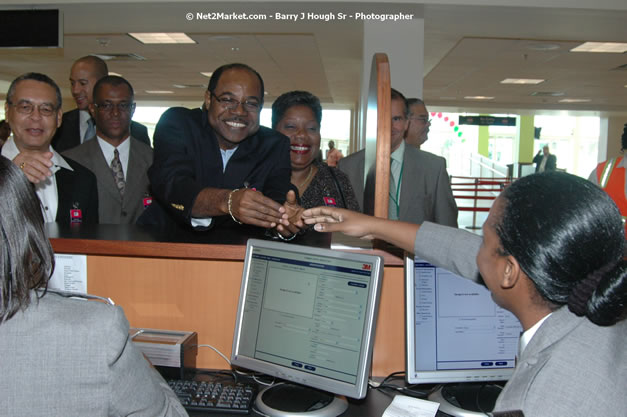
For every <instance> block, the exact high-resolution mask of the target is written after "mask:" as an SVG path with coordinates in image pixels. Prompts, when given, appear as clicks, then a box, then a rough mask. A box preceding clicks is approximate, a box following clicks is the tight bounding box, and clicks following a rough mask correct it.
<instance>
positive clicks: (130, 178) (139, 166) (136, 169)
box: [111, 137, 148, 196]
mask: <svg viewBox="0 0 627 417" xmlns="http://www.w3.org/2000/svg"><path fill="white" fill-rule="evenodd" d="M129 140H130V141H131V147H130V150H129V156H128V168H127V171H128V172H126V175H125V176H126V190H125V191H124V195H131V196H136V195H139V193H141V192H142V191H144V190H141V189H140V188H141V186H142V178H143V175H144V173H145V172H146V171H147V170H148V167H147V166H144V164H143V158H142V156H141V155H140V154H139V150H138V148H137V145H136V143H134V142H135V141H136V139H133V138H132V137H131V138H129ZM111 178H113V176H112V177H111ZM114 185H115V184H114ZM116 191H117V188H116ZM118 194H119V193H118Z"/></svg>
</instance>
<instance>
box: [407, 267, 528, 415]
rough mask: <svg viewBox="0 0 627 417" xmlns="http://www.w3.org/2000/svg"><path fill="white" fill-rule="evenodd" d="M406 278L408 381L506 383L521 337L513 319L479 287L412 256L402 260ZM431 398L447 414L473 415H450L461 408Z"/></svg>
mask: <svg viewBox="0 0 627 417" xmlns="http://www.w3.org/2000/svg"><path fill="white" fill-rule="evenodd" d="M405 275H406V288H405V297H406V304H405V306H406V325H407V328H406V334H407V361H406V363H407V369H406V371H407V381H408V382H409V383H412V384H421V383H438V384H444V383H470V382H474V383H477V382H488V381H504V380H507V379H509V377H510V376H511V374H512V373H513V371H514V366H515V358H516V353H517V351H518V338H519V336H520V332H521V331H522V327H521V325H520V322H519V321H518V319H517V318H516V317H515V316H514V315H513V314H512V313H510V312H509V311H507V310H505V309H503V308H501V307H499V306H498V305H496V303H495V302H494V301H493V300H492V297H491V295H490V291H489V290H488V289H487V288H486V287H484V286H483V285H480V284H477V283H475V282H473V281H471V280H469V279H466V278H463V277H460V276H459V275H455V274H454V273H452V272H450V271H447V270H445V269H443V268H438V267H436V266H434V265H431V264H430V263H428V262H425V261H423V260H421V259H419V258H414V257H413V255H408V256H406V257H405ZM483 391H484V392H486V390H485V389H484V390H483ZM497 394H498V392H497ZM431 398H432V399H435V400H438V402H441V406H440V409H441V410H442V411H444V412H446V413H448V414H451V415H463V416H466V415H472V414H469V413H468V412H465V413H462V412H461V410H455V409H454V408H461V407H451V404H447V403H446V401H444V400H445V398H443V394H442V393H441V392H437V393H436V394H435V395H434V396H433V397H431ZM494 399H495V398H494ZM485 411H490V410H485ZM480 415H485V414H480Z"/></svg>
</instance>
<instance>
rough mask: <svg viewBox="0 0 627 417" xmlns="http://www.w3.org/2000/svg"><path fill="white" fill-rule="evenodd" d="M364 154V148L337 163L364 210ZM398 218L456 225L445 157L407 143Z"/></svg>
mask: <svg viewBox="0 0 627 417" xmlns="http://www.w3.org/2000/svg"><path fill="white" fill-rule="evenodd" d="M365 154H366V152H365V150H363V149H362V150H361V151H359V152H355V153H354V154H351V155H349V156H347V157H345V158H342V159H340V161H339V162H338V168H339V169H340V170H341V171H342V172H344V173H345V174H346V175H348V177H349V179H350V181H351V184H352V186H353V190H354V191H355V197H357V201H358V202H359V204H360V207H361V209H362V212H363V210H364V164H365V162H364V158H365ZM399 219H400V220H402V221H406V222H410V223H416V224H420V223H422V222H423V221H432V222H435V223H439V224H444V225H448V226H453V227H457V204H455V199H454V198H453V192H452V191H451V184H450V182H449V177H448V172H447V171H446V160H445V159H444V158H442V157H440V156H436V155H433V154H431V153H429V152H425V151H421V150H418V149H415V148H413V147H411V146H405V153H404V155H403V179H402V184H401V204H400V208H399Z"/></svg>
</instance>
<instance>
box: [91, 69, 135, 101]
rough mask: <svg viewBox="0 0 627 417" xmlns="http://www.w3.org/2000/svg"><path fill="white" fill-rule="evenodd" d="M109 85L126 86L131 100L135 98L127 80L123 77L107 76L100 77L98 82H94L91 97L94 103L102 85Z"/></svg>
mask: <svg viewBox="0 0 627 417" xmlns="http://www.w3.org/2000/svg"><path fill="white" fill-rule="evenodd" d="M105 84H106V85H111V86H114V87H117V86H119V85H126V86H127V87H128V89H129V90H130V92H131V99H133V98H134V97H135V92H134V91H133V86H132V85H131V83H129V82H128V80H127V79H126V78H124V77H119V76H117V75H107V76H105V77H102V78H101V79H99V80H98V81H96V84H94V91H93V97H94V101H96V96H97V95H98V94H99V93H100V90H101V89H102V86H103V85H105Z"/></svg>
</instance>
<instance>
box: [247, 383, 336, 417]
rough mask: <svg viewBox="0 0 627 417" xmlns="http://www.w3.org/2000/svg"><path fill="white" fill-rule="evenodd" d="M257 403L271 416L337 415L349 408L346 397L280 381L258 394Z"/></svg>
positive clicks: (334, 416)
mask: <svg viewBox="0 0 627 417" xmlns="http://www.w3.org/2000/svg"><path fill="white" fill-rule="evenodd" d="M255 405H256V407H257V408H258V409H259V411H261V412H262V413H264V414H266V415H268V416H271V417H284V416H285V417H287V416H294V415H298V416H301V415H302V416H311V417H336V416H339V415H340V414H342V413H343V412H344V411H346V409H347V408H348V402H347V401H346V399H345V398H344V397H338V396H334V395H333V394H329V393H327V392H324V391H320V390H317V389H314V388H308V387H305V386H302V385H296V384H291V383H287V382H285V383H279V384H275V385H273V386H271V387H268V388H265V389H264V390H263V391H261V392H260V393H259V394H258V395H257V399H256V400H255Z"/></svg>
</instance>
